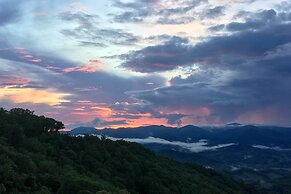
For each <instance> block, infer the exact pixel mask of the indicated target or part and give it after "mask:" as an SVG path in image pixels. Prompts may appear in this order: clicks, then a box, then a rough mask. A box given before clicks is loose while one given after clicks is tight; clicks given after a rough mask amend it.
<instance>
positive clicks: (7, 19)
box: [0, 0, 21, 26]
mask: <svg viewBox="0 0 291 194" xmlns="http://www.w3.org/2000/svg"><path fill="white" fill-rule="evenodd" d="M20 4H21V3H20V2H19V1H17V0H2V1H1V2H0V26H3V25H6V24H10V23H14V22H16V21H18V20H19V19H20V18H21V10H20Z"/></svg>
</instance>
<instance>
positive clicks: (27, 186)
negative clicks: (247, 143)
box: [0, 109, 260, 194]
mask: <svg viewBox="0 0 291 194" xmlns="http://www.w3.org/2000/svg"><path fill="white" fill-rule="evenodd" d="M62 127H63V124H62V123H61V122H58V121H55V120H54V119H50V118H45V117H43V116H41V117H39V116H36V115H34V113H33V112H32V111H29V110H23V109H12V110H10V111H6V110H4V109H0V164H1V165H0V193H59V194H68V193H69V194H81V193H82V194H85V193H86V194H90V193H94V194H95V193H97V194H129V193H133V194H135V193H140V194H150V193H157V194H163V193H165V194H171V193H173V194H174V193H181V194H184V193H185V194H191V193H197V194H207V193H210V194H213V193H215V194H220V193H221V194H228V193H236V194H240V193H241V194H247V193H260V192H258V191H256V190H253V189H252V188H251V187H248V186H245V185H243V184H241V183H238V182H236V181H234V180H233V179H231V178H229V177H225V176H223V175H220V174H218V173H216V172H214V171H212V170H206V169H204V168H202V167H200V166H196V165H186V164H181V163H178V162H175V161H172V160H169V159H166V158H161V157H157V156H155V154H153V153H152V152H150V151H148V150H146V149H145V148H144V147H143V146H141V145H139V144H135V143H128V142H124V141H116V142H114V141H110V140H108V139H106V137H105V136H104V137H103V138H101V139H99V138H97V137H92V136H86V137H70V136H67V135H61V134H59V133H58V130H59V129H61V128H62Z"/></svg>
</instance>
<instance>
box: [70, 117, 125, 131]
mask: <svg viewBox="0 0 291 194" xmlns="http://www.w3.org/2000/svg"><path fill="white" fill-rule="evenodd" d="M125 124H127V123H126V121H125V120H113V121H106V120H103V119H100V118H96V119H94V120H92V121H91V122H88V123H75V124H72V125H69V126H68V128H70V129H74V128H77V127H93V128H96V129H97V128H99V129H101V128H104V127H115V126H122V125H125Z"/></svg>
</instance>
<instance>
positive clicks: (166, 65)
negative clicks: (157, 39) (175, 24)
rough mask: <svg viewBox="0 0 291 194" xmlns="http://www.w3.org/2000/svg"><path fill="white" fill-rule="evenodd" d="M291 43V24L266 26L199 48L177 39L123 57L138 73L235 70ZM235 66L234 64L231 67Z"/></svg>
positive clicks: (216, 39)
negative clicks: (186, 68) (195, 66)
mask: <svg viewBox="0 0 291 194" xmlns="http://www.w3.org/2000/svg"><path fill="white" fill-rule="evenodd" d="M289 41H291V24H290V23H282V24H274V25H270V26H266V27H265V28H264V29H261V30H258V31H242V32H238V33H235V34H232V35H226V36H216V37H211V38H209V39H208V40H206V41H203V42H200V43H198V44H196V45H190V44H185V40H183V39H181V40H178V39H176V40H175V41H169V42H166V43H165V44H162V45H156V46H150V47H145V48H143V49H141V50H138V51H134V52H131V53H129V54H127V55H123V59H124V60H125V62H124V63H123V64H122V66H123V67H125V68H128V69H130V70H132V71H137V72H145V73H148V72H162V71H168V70H174V69H176V68H177V67H179V66H191V65H193V64H196V63H197V64H205V65H223V66H229V65H232V66H235V65H236V64H239V63H241V62H242V61H244V60H246V59H248V58H252V57H260V56H263V55H264V54H265V53H266V52H267V51H269V50H272V49H274V48H276V47H278V46H280V45H282V44H285V43H288V42H289ZM230 62H232V64H229V63H230Z"/></svg>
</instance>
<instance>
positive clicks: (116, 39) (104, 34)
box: [60, 11, 140, 47]
mask: <svg viewBox="0 0 291 194" xmlns="http://www.w3.org/2000/svg"><path fill="white" fill-rule="evenodd" d="M60 18H61V20H63V21H65V22H71V23H77V25H78V26H77V27H74V28H70V29H69V28H68V29H63V30H61V33H62V34H63V35H65V36H67V37H72V38H74V39H76V40H77V41H78V42H79V43H80V45H82V46H98V47H106V46H108V45H111V44H115V45H123V46H128V45H135V44H136V43H137V42H138V41H139V39H140V37H138V36H136V35H134V34H132V33H129V32H125V31H123V30H121V29H112V28H102V27H100V24H99V23H98V19H99V17H98V16H97V15H91V14H87V13H84V12H70V11H69V12H63V13H61V14H60Z"/></svg>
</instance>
